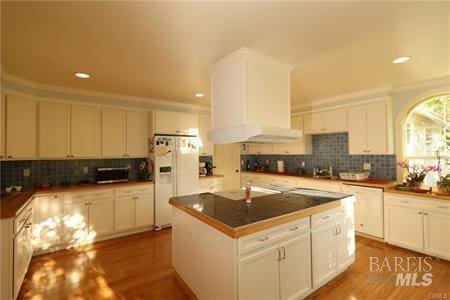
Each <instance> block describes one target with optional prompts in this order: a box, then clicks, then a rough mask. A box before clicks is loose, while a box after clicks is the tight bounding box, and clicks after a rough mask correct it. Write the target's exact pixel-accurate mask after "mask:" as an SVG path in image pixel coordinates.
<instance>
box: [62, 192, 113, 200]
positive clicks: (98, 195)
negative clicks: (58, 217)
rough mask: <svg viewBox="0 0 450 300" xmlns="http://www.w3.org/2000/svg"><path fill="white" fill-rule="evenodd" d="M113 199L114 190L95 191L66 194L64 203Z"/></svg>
mask: <svg viewBox="0 0 450 300" xmlns="http://www.w3.org/2000/svg"><path fill="white" fill-rule="evenodd" d="M113 197H114V190H113V189H97V190H95V189H94V190H90V191H83V192H76V193H67V194H64V195H63V201H64V203H72V202H78V201H87V200H95V199H103V198H113Z"/></svg>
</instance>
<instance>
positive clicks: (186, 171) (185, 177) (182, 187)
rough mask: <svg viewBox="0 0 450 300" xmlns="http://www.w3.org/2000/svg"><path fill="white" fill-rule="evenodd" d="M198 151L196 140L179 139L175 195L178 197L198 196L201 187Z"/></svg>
mask: <svg viewBox="0 0 450 300" xmlns="http://www.w3.org/2000/svg"><path fill="white" fill-rule="evenodd" d="M198 151H199V149H198V142H197V139H196V138H192V137H179V138H177V139H176V164H175V178H176V184H175V187H176V188H175V194H176V195H177V196H185V195H192V194H197V191H198V185H199V182H198V180H199V178H198V171H199V169H198Z"/></svg>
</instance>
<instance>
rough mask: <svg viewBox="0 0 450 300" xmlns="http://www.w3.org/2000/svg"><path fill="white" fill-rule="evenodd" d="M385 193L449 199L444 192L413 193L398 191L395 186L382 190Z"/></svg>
mask: <svg viewBox="0 0 450 300" xmlns="http://www.w3.org/2000/svg"><path fill="white" fill-rule="evenodd" d="M384 192H385V193H389V194H396V195H402V196H410V197H417V198H422V199H427V200H445V201H450V195H444V194H437V193H414V192H408V191H399V190H396V189H395V188H390V189H387V190H385V191H384Z"/></svg>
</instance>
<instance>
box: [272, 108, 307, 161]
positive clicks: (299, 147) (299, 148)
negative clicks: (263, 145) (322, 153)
mask: <svg viewBox="0 0 450 300" xmlns="http://www.w3.org/2000/svg"><path fill="white" fill-rule="evenodd" d="M303 123H304V116H301V115H300V116H294V117H291V128H292V129H297V130H301V131H302V136H301V137H300V138H298V139H296V140H295V141H294V142H292V143H288V144H274V145H273V154H288V155H291V154H311V153H312V142H311V135H305V133H304V132H303V131H304V126H303Z"/></svg>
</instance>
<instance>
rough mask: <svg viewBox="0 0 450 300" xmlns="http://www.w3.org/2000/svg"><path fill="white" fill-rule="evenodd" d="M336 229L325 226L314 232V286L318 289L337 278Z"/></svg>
mask: <svg viewBox="0 0 450 300" xmlns="http://www.w3.org/2000/svg"><path fill="white" fill-rule="evenodd" d="M335 234H336V229H335V226H334V224H333V225H332V226H329V225H328V224H327V225H324V226H322V227H321V228H317V229H314V230H313V231H312V253H313V257H312V261H313V275H314V277H313V285H314V288H318V287H320V286H322V285H323V284H325V283H326V282H328V281H329V280H330V279H331V278H333V277H334V276H336V273H337V270H336V263H337V261H336V238H335Z"/></svg>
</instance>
